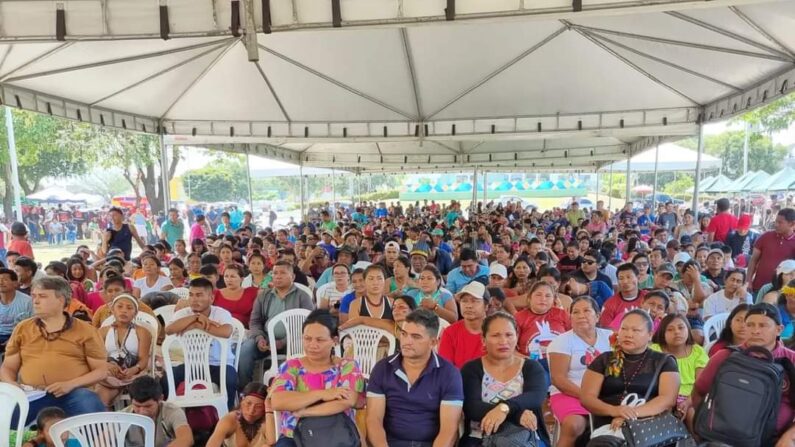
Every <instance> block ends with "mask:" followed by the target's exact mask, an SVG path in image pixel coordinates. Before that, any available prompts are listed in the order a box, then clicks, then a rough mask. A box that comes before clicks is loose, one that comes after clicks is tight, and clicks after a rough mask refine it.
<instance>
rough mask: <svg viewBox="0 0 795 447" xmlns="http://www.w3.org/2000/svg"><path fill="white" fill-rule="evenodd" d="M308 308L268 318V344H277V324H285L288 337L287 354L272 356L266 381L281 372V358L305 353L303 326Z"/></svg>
mask: <svg viewBox="0 0 795 447" xmlns="http://www.w3.org/2000/svg"><path fill="white" fill-rule="evenodd" d="M309 312H310V311H308V310H306V309H290V310H285V311H284V312H282V313H280V314H278V315H276V316H275V317H273V318H271V319H269V320H268V325H267V330H268V345H270V346H276V326H278V325H280V324H281V325H284V329H285V333H286V337H285V339H284V341H285V344H286V345H285V355H284V356H282V355H277V356H271V366H270V368H269V369H268V370H267V371H265V375H264V377H263V381H264V383H266V384H267V383H268V382H269V381H270V380H271V379H273V378H274V377H276V375H277V374H278V373H279V359H280V358H281V359H284V360H289V359H293V358H296V357H300V356H301V355H303V353H304V340H303V334H302V330H301V329H302V327H303V325H304V320H306V317H307V315H309Z"/></svg>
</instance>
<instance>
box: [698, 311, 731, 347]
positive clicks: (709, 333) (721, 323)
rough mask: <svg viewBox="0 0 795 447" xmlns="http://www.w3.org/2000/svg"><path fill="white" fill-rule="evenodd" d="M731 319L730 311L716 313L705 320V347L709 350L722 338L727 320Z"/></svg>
mask: <svg viewBox="0 0 795 447" xmlns="http://www.w3.org/2000/svg"><path fill="white" fill-rule="evenodd" d="M728 319H729V312H723V313H719V314H715V315H713V316H711V317H709V318H707V321H705V322H704V329H703V332H704V348H705V349H706V350H707V352H709V348H711V347H712V345H714V344H715V343H716V342H717V341H718V339H719V338H720V333H721V332H722V331H723V328H724V327H726V320H728Z"/></svg>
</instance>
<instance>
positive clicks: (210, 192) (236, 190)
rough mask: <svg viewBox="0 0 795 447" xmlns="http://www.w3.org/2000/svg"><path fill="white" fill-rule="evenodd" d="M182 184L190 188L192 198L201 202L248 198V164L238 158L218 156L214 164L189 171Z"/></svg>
mask: <svg viewBox="0 0 795 447" xmlns="http://www.w3.org/2000/svg"><path fill="white" fill-rule="evenodd" d="M182 184H183V185H184V186H185V189H186V191H187V190H188V189H189V190H190V198H191V199H193V200H198V201H200V202H221V201H235V202H236V201H238V200H241V199H244V200H248V185H247V183H246V166H245V164H244V163H243V162H242V161H241V160H240V159H237V158H218V159H217V160H216V161H215V162H214V163H213V164H210V165H208V166H205V167H203V168H201V169H194V170H191V171H188V172H186V173H185V174H184V175H183V177H182ZM188 185H190V187H189V188H188Z"/></svg>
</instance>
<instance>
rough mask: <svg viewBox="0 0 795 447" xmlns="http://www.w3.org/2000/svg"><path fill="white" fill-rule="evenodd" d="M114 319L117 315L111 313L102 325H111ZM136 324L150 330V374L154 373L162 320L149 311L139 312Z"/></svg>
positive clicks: (136, 316)
mask: <svg viewBox="0 0 795 447" xmlns="http://www.w3.org/2000/svg"><path fill="white" fill-rule="evenodd" d="M114 321H116V317H114V316H113V315H111V316H109V317H108V318H106V319H105V321H103V322H102V326H103V327H104V326H110V325H111V324H113V322H114ZM135 324H138V325H140V326H143V327H144V328H145V329H146V330H147V331H149V335H151V336H152V342H151V346H149V363H150V365H149V374H154V371H155V354H156V352H155V351H156V350H157V334H158V332H159V331H160V322H158V321H157V318H155V317H153V316H151V315H149V314H148V313H144V312H138V314H137V315H135Z"/></svg>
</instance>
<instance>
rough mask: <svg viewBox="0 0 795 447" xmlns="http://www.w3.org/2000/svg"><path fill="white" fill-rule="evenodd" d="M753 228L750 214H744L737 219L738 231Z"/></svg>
mask: <svg viewBox="0 0 795 447" xmlns="http://www.w3.org/2000/svg"><path fill="white" fill-rule="evenodd" d="M749 228H751V215H750V214H743V215H741V216H740V218H739V219H737V229H738V230H747V229H749Z"/></svg>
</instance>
